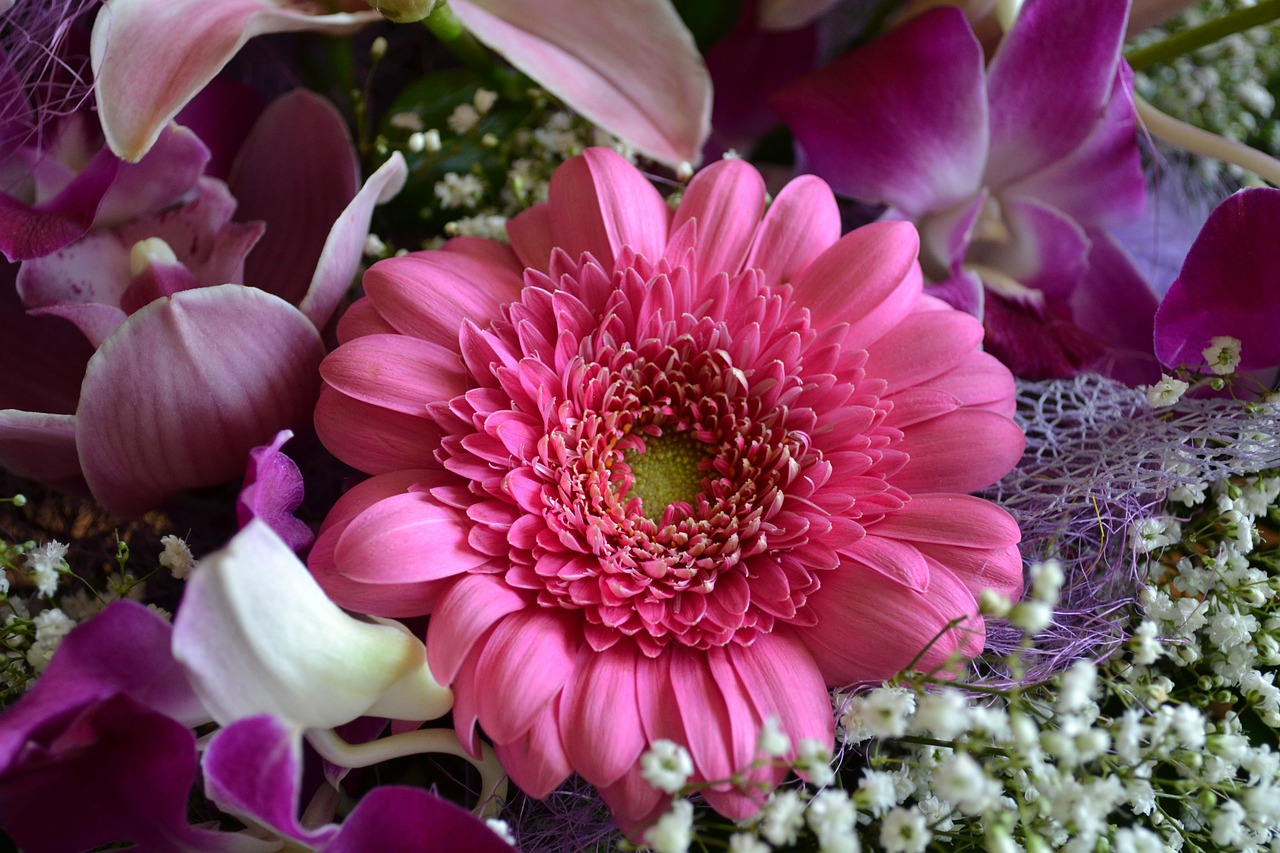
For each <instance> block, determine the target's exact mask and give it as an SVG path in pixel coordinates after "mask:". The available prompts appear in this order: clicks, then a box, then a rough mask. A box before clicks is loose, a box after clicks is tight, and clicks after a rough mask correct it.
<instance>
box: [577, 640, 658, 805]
mask: <svg viewBox="0 0 1280 853" xmlns="http://www.w3.org/2000/svg"><path fill="white" fill-rule="evenodd" d="M638 655H639V652H637V650H636V647H635V646H634V645H633V644H631V643H627V642H621V643H618V644H617V645H614V646H613V647H611V648H609V649H606V650H605V651H602V652H597V651H595V650H593V649H592V648H591V647H590V646H589V645H586V644H584V645H583V646H582V649H581V650H580V651H579V652H578V661H577V664H576V665H575V667H574V673H573V676H572V677H571V678H570V679H569V681H568V682H567V683H566V684H565V688H564V694H563V695H562V696H561V697H560V720H559V722H560V730H561V731H564V732H568V733H570V737H569V738H568V739H567V740H566V741H565V753H566V755H568V757H569V762H570V763H571V764H572V765H573V767H574V769H575V770H577V771H578V773H580V774H581V775H582V777H583V778H584V779H586V780H587V781H588V782H590V783H591V784H593V785H595V786H597V787H603V786H606V785H612V784H613V783H614V782H616V781H617V780H618V779H620V778H622V775H623V774H624V773H626V772H627V771H629V770H631V769H632V767H634V766H635V763H636V762H637V761H638V760H639V758H640V753H641V752H643V751H644V749H645V747H646V741H645V737H644V732H643V731H642V729H641V726H640V712H639V708H638V707H637V705H636V659H637V656H638Z"/></svg>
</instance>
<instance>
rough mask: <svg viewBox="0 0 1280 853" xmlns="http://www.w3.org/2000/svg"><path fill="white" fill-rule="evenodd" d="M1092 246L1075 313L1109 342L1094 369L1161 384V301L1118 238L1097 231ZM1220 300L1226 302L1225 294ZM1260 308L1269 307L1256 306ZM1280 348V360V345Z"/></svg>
mask: <svg viewBox="0 0 1280 853" xmlns="http://www.w3.org/2000/svg"><path fill="white" fill-rule="evenodd" d="M1251 227H1252V226H1251ZM1089 244H1090V245H1089V270H1088V272H1087V273H1085V275H1084V276H1083V278H1082V279H1081V281H1080V286H1079V287H1077V288H1076V291H1075V293H1073V294H1072V295H1071V312H1072V316H1074V317H1075V320H1076V323H1077V324H1078V325H1079V326H1080V328H1081V329H1082V330H1083V331H1085V332H1086V333H1088V334H1090V335H1093V336H1094V337H1095V338H1097V339H1098V340H1100V341H1102V342H1103V343H1104V344H1105V345H1106V355H1105V356H1104V358H1105V359H1106V361H1105V362H1102V363H1098V364H1095V365H1094V366H1093V368H1092V369H1094V370H1097V371H1098V372H1100V373H1103V374H1105V375H1107V376H1113V377H1115V378H1116V379H1119V380H1120V381H1121V382H1125V383H1127V384H1129V385H1138V384H1144V383H1152V382H1158V381H1159V379H1160V371H1159V367H1158V365H1157V363H1156V360H1155V358H1154V357H1153V356H1152V349H1151V345H1152V341H1153V340H1155V341H1157V343H1158V341H1159V338H1158V337H1156V333H1155V319H1156V311H1157V308H1158V307H1159V299H1158V298H1157V297H1156V294H1155V292H1154V291H1152V289H1151V286H1150V285H1149V284H1148V283H1147V281H1146V279H1145V278H1143V276H1142V274H1141V273H1140V272H1138V269H1137V266H1136V265H1135V263H1134V261H1133V259H1132V258H1131V257H1130V256H1129V254H1128V252H1126V251H1125V250H1124V248H1123V247H1122V246H1121V245H1120V244H1119V242H1118V241H1117V240H1116V239H1115V238H1114V237H1112V236H1111V235H1110V234H1108V233H1106V232H1105V231H1099V230H1091V231H1090V232H1089ZM1228 280H1229V281H1232V282H1233V283H1234V282H1235V281H1254V280H1255V279H1228ZM1214 299H1215V301H1220V300H1221V292H1219V293H1217V294H1215V297H1214ZM1277 308H1280V305H1277ZM1254 310H1260V311H1267V310H1269V309H1267V308H1264V307H1262V306H1256V308H1254ZM1247 316H1248V317H1250V318H1252V316H1253V314H1251V313H1249V314H1247ZM1267 340H1268V341H1269V340H1270V336H1268V337H1267ZM1207 343H1208V342H1207V340H1206V345H1207ZM1202 349H1203V347H1202ZM1274 352H1275V353H1276V354H1277V362H1278V363H1280V348H1277V349H1276V350H1274Z"/></svg>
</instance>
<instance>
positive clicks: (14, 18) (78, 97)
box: [0, 0, 99, 150]
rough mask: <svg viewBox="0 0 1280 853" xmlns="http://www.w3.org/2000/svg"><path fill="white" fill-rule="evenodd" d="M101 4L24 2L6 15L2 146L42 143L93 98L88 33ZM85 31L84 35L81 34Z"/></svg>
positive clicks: (1, 46) (2, 26) (0, 24)
mask: <svg viewBox="0 0 1280 853" xmlns="http://www.w3.org/2000/svg"><path fill="white" fill-rule="evenodd" d="M98 3H99V0H18V2H17V3H15V4H14V6H13V8H12V9H10V10H9V11H8V12H6V13H4V14H3V15H0V51H2V52H3V61H2V62H0V143H3V145H4V148H5V150H12V148H11V146H13V145H15V144H24V143H27V142H31V141H37V142H39V141H40V140H41V134H42V133H43V132H44V131H45V129H46V128H48V126H49V125H50V123H51V122H52V121H53V120H54V119H56V118H58V117H59V116H64V115H67V114H69V113H72V112H74V111H75V110H76V109H78V108H80V107H81V106H82V105H83V104H84V102H85V100H86V99H88V98H89V96H90V92H91V90H92V81H91V80H90V78H89V67H88V61H87V59H88V38H87V35H86V32H87V28H84V27H83V26H82V25H83V24H84V23H85V21H83V20H81V19H82V18H84V17H85V16H86V15H88V14H90V13H91V12H92V10H93V9H95V8H97V6H98ZM78 28H79V31H77V30H78Z"/></svg>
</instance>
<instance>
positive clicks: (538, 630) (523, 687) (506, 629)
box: [476, 609, 582, 744]
mask: <svg viewBox="0 0 1280 853" xmlns="http://www.w3.org/2000/svg"><path fill="white" fill-rule="evenodd" d="M578 621H579V620H578V618H577V617H576V616H572V615H570V614H568V613H565V612H563V611H561V612H556V611H554V610H545V609H539V610H521V611H519V612H517V613H513V614H511V615H510V616H508V617H506V618H505V619H503V620H502V621H501V622H499V623H498V624H497V626H496V627H495V628H494V629H493V633H492V634H490V635H489V639H488V641H487V642H486V643H485V647H484V651H483V652H482V653H481V655H480V660H479V663H478V664H477V665H476V679H477V682H478V684H480V685H483V687H482V690H481V692H480V693H479V695H478V696H477V697H476V703H477V706H478V707H479V710H480V724H481V725H482V726H484V730H485V731H486V732H487V733H488V734H489V736H490V737H492V738H493V740H494V742H495V743H499V744H505V743H510V742H511V741H513V740H515V739H516V738H518V737H520V736H522V735H523V734H524V733H525V732H527V731H529V729H530V727H532V726H533V725H534V723H536V722H537V721H538V718H539V716H540V715H541V714H542V712H543V711H544V709H545V708H546V707H547V705H548V703H550V702H551V701H552V700H553V699H555V697H556V696H557V695H558V694H559V693H560V690H561V688H562V687H564V684H565V682H566V681H568V680H569V678H570V677H571V676H572V674H573V665H574V660H575V659H576V658H577V656H578V647H579V646H581V645H582V638H581V629H580V628H579V627H578V625H577V624H576V623H577V622H578ZM512 697H519V700H518V701H515V702H513V701H510V700H511V698H512Z"/></svg>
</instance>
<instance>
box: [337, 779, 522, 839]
mask: <svg viewBox="0 0 1280 853" xmlns="http://www.w3.org/2000/svg"><path fill="white" fill-rule="evenodd" d="M511 849H512V848H511V846H510V845H509V844H507V843H506V842H505V841H503V840H502V839H501V838H499V837H498V836H497V835H495V834H494V832H493V830H491V829H489V827H487V826H485V824H484V823H483V822H482V821H481V820H480V819H479V818H477V817H476V816H475V815H473V814H471V813H470V812H468V811H464V810H463V809H462V808H460V807H459V806H456V805H454V804H453V803H451V802H449V801H448V800H443V799H441V798H440V797H436V796H433V795H431V794H428V793H427V792H426V791H424V790H422V789H421V788H405V787H401V786H398V785H383V786H381V787H378V788H374V789H373V790H372V791H370V792H369V793H368V794H366V795H365V796H364V798H363V799H362V800H360V802H359V803H357V804H356V807H355V809H354V810H353V811H352V812H351V815H350V817H348V818H347V819H346V820H345V821H344V822H343V824H342V827H341V829H340V830H339V832H338V835H337V837H335V838H334V839H333V841H332V843H330V844H329V845H328V846H326V847H325V848H324V853H365V851H368V850H377V851H380V853H421V851H423V850H430V851H431V853H511Z"/></svg>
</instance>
